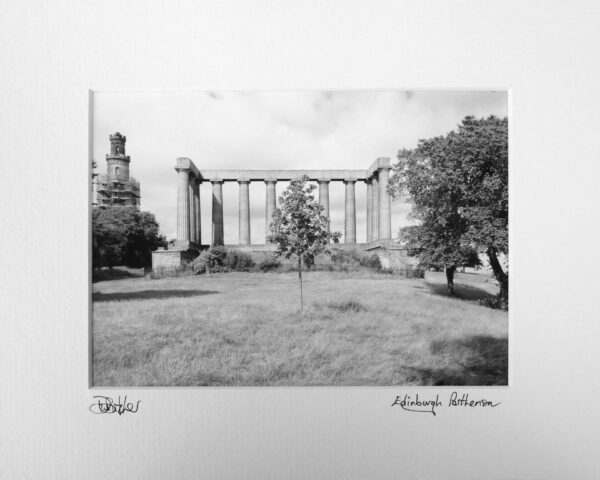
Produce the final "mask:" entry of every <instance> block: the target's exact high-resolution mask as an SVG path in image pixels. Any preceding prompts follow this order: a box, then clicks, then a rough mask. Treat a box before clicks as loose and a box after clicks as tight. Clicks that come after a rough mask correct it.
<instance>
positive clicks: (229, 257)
mask: <svg viewBox="0 0 600 480" xmlns="http://www.w3.org/2000/svg"><path fill="white" fill-rule="evenodd" d="M223 267H224V268H226V269H228V270H233V271H236V272H247V271H249V270H250V269H251V268H252V267H254V260H252V257H251V256H250V255H249V254H248V253H245V252H240V251H239V250H235V249H230V250H227V253H226V255H225V258H224V259H223Z"/></svg>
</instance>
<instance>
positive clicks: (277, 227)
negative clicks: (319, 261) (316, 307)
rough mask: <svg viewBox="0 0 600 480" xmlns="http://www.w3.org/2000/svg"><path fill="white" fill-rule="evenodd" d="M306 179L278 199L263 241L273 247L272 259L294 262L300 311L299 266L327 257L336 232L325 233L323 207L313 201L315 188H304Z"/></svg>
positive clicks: (336, 241) (327, 231)
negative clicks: (296, 260)
mask: <svg viewBox="0 0 600 480" xmlns="http://www.w3.org/2000/svg"><path fill="white" fill-rule="evenodd" d="M307 181H308V177H306V176H304V177H303V178H302V179H301V180H294V181H292V182H291V183H290V186H289V187H288V188H287V189H286V190H285V191H284V192H283V194H282V195H281V196H280V197H279V204H280V207H279V208H277V209H275V212H274V213H273V222H272V223H271V225H270V229H271V234H270V235H268V237H267V239H268V241H269V242H272V243H275V244H277V251H276V252H275V254H276V256H278V257H280V256H284V257H285V258H291V257H292V256H293V255H295V256H296V257H297V258H298V280H299V284H300V308H304V300H303V296H302V265H303V264H304V265H305V266H306V267H311V266H312V265H314V263H315V257H316V256H317V255H318V254H319V253H328V252H329V250H328V248H327V247H328V246H329V242H330V240H333V241H334V242H335V243H338V242H339V239H340V237H341V235H342V234H341V233H340V232H333V233H331V232H329V227H328V223H329V222H328V220H327V217H326V216H324V215H323V206H322V205H320V204H319V202H317V201H316V200H315V198H314V195H313V193H312V192H313V190H314V189H315V188H316V186H315V185H312V184H307V183H306V182H307Z"/></svg>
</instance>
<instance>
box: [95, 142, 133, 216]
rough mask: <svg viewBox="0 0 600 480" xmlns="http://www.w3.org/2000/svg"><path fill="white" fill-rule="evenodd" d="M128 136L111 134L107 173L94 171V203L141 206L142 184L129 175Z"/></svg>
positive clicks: (106, 206)
mask: <svg viewBox="0 0 600 480" xmlns="http://www.w3.org/2000/svg"><path fill="white" fill-rule="evenodd" d="M126 141H127V137H125V136H124V135H121V134H120V133H119V132H116V133H113V134H112V135H110V154H107V155H106V175H105V174H102V173H96V172H92V205H93V206H94V207H99V208H108V207H112V206H121V207H136V208H138V209H139V208H140V184H139V182H138V181H137V180H136V179H135V178H133V177H131V176H129V161H130V160H129V156H128V155H125V142H126Z"/></svg>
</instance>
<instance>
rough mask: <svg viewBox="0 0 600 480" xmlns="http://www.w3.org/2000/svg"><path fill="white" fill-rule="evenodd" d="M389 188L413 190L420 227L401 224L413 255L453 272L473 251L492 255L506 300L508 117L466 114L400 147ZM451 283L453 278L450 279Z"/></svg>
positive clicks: (392, 190)
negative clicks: (446, 128)
mask: <svg viewBox="0 0 600 480" xmlns="http://www.w3.org/2000/svg"><path fill="white" fill-rule="evenodd" d="M388 193H390V195H392V196H393V197H396V198H397V197H399V196H400V195H401V194H402V193H408V194H409V195H410V197H411V198H412V201H413V208H412V212H411V216H412V217H413V218H414V219H415V220H416V225H414V226H411V227H406V228H403V229H401V232H400V235H401V238H403V239H404V240H405V241H407V243H408V246H409V248H411V250H412V253H413V254H414V255H417V256H419V257H421V259H423V260H426V263H427V261H429V262H431V261H435V262H437V263H442V264H444V266H445V267H446V273H447V275H448V274H449V271H448V269H450V271H451V273H452V274H453V272H454V270H455V269H456V267H457V266H461V264H462V265H464V264H465V262H466V261H467V259H468V258H472V256H473V253H474V252H476V253H483V254H485V255H487V257H488V259H489V263H490V266H491V268H492V270H493V272H494V276H495V277H496V280H497V281H498V283H499V285H500V293H499V299H500V301H501V304H502V305H503V306H504V307H506V306H507V305H508V271H504V269H503V268H502V265H501V263H500V261H499V259H498V257H499V255H507V254H508V119H507V118H506V117H505V118H498V117H496V116H490V117H487V118H475V117H472V116H468V117H465V118H464V119H463V121H462V122H461V123H460V124H459V125H458V128H457V129H456V130H455V131H452V132H450V133H448V134H447V135H445V136H439V137H434V138H430V139H427V140H420V141H419V143H418V145H417V147H416V148H415V149H413V150H406V149H404V150H401V151H400V152H399V153H398V161H397V163H396V164H395V165H394V166H393V173H392V176H391V178H390V183H389V187H388ZM449 285H450V283H449Z"/></svg>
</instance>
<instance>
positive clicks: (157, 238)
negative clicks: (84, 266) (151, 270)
mask: <svg viewBox="0 0 600 480" xmlns="http://www.w3.org/2000/svg"><path fill="white" fill-rule="evenodd" d="M165 244H166V240H165V238H164V237H163V236H162V235H160V234H159V226H158V222H157V221H156V219H155V217H154V215H153V214H152V213H150V212H139V211H137V209H136V208H135V207H116V206H115V207H110V208H107V209H100V208H95V209H93V211H92V264H93V266H94V268H100V267H113V266H117V265H123V266H127V267H133V268H139V267H145V266H148V265H150V263H151V261H152V259H151V257H152V254H151V252H152V251H153V250H156V248H157V247H160V246H164V245H165Z"/></svg>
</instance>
